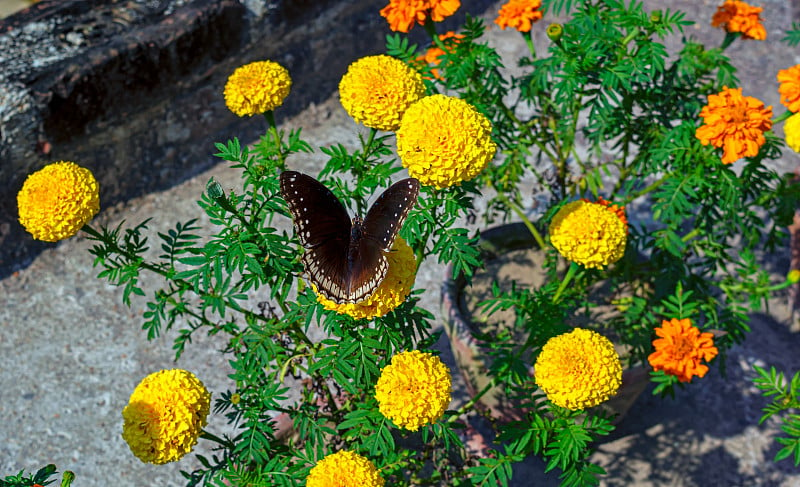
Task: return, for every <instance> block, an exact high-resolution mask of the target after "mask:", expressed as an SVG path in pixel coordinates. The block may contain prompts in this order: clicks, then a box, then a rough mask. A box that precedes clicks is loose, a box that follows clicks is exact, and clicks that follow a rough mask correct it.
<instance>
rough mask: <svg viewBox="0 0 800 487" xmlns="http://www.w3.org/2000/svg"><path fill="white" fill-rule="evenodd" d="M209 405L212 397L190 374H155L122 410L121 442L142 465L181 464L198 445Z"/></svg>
mask: <svg viewBox="0 0 800 487" xmlns="http://www.w3.org/2000/svg"><path fill="white" fill-rule="evenodd" d="M210 405H211V394H210V393H209V392H208V390H207V389H206V388H205V386H204V385H203V383H202V382H200V380H199V379H198V378H197V377H195V376H194V374H192V373H191V372H188V371H186V370H181V369H172V370H161V371H159V372H155V373H153V374H150V375H148V376H147V377H145V378H144V379H142V381H141V382H140V383H139V385H138V386H136V389H134V390H133V394H131V397H130V400H129V401H128V405H127V406H125V409H123V410H122V417H123V419H124V423H123V425H122V438H124V439H125V441H126V442H127V443H128V446H129V447H130V449H131V452H133V454H134V455H135V456H136V457H137V458H138V459H139V460H141V461H142V462H145V463H154V464H156V465H160V464H164V463H168V462H174V461H176V460H180V459H181V458H182V457H183V456H184V455H186V454H187V453H189V452H190V451H192V448H194V445H195V444H197V438H198V437H199V436H200V432H201V430H202V428H203V427H204V426H205V425H206V419H207V417H208V413H209V410H210Z"/></svg>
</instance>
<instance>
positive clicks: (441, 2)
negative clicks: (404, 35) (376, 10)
mask: <svg viewBox="0 0 800 487" xmlns="http://www.w3.org/2000/svg"><path fill="white" fill-rule="evenodd" d="M460 6H461V0H389V5H387V6H385V7H383V8H382V9H381V16H383V17H385V18H386V21H387V22H389V28H390V29H392V30H393V31H395V32H408V31H409V30H411V28H412V27H414V23H415V22H416V23H417V24H419V25H424V24H425V20H426V19H427V18H428V17H430V18H431V20H433V21H434V22H441V21H442V20H444V19H445V18H447V17H449V16H451V15H453V14H454V13H455V11H456V10H458V7H460Z"/></svg>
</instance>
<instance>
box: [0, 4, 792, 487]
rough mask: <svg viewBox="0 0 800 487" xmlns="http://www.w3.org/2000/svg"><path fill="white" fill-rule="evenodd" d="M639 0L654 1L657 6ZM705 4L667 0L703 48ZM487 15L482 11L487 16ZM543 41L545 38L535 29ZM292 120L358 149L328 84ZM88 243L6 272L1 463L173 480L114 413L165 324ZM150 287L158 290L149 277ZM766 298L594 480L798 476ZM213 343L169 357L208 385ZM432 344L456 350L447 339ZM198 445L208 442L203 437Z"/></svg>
mask: <svg viewBox="0 0 800 487" xmlns="http://www.w3.org/2000/svg"><path fill="white" fill-rule="evenodd" d="M645 4H646V6H648V7H649V8H650V9H655V8H664V5H663V3H661V2H655V1H647V2H645ZM762 4H763V5H764V6H765V7H766V8H765V10H766V11H765V18H766V21H765V24H766V27H767V30H768V32H769V33H770V34H769V35H770V40H769V41H767V42H763V43H756V42H750V43H746V44H744V45H743V47H742V48H737V50H736V51H735V52H732V53H731V55H732V57H733V58H734V63H735V64H736V65H737V66H739V67H740V71H739V77H740V79H741V81H742V83H741V84H742V86H743V87H744V94H745V95H748V94H750V95H756V96H759V97H760V98H761V99H763V100H764V101H765V102H766V103H767V104H768V105H769V104H771V105H773V106H774V107H775V110H776V112H778V113H780V112H781V111H782V109H781V108H779V107H780V105H779V103H778V95H777V92H776V89H777V83H776V81H775V78H774V76H775V73H776V72H777V70H779V69H783V68H785V67H788V66H791V65H793V64H796V63H798V62H800V56H798V55H797V51H796V50H795V49H790V48H788V47H787V46H786V45H784V44H780V43H778V42H777V41H778V39H780V38H781V37H782V36H783V35H782V32H781V31H783V30H785V29H787V28H788V27H789V25H790V22H791V20H792V6H791V5H790V3H789V1H788V0H786V1H779V0H762ZM498 5H499V4H498ZM715 5H716V2H708V1H680V2H675V1H672V2H669V6H670V8H681V9H683V10H685V11H687V12H688V16H689V18H691V19H693V20H696V21H697V23H698V24H697V26H696V27H690V28H689V29H687V33H688V34H691V35H696V36H698V37H700V38H701V39H705V40H708V44H709V45H716V44H717V43H718V42H719V41H721V39H722V33H721V32H720V31H717V30H712V29H710V27H708V24H709V21H710V18H711V15H712V13H713V11H714V7H715ZM494 12H496V8H495V10H494ZM494 12H490V13H489V14H488V16H487V17H488V18H490V19H491V18H493V17H494V16H493V14H494ZM542 30H543V29H542ZM487 35H488V37H489V40H490V42H492V43H493V44H494V45H496V46H498V48H499V49H500V51H501V53H502V54H503V55H504V56H508V57H505V59H513V56H514V53H515V52H518V50H519V49H524V45H523V44H522V43H521V42H520V40H519V39H518V36H517V35H515V34H514V33H512V32H503V31H500V30H499V29H496V28H491V29H489V31H488V33H487ZM537 45H538V46H544V45H546V43H545V41H544V40H543V39H542V38H541V36H540V38H539V39H537ZM673 45H674V44H673ZM740 45H741V44H740ZM253 123H259V121H258V120H256V119H254V122H253ZM290 127H303V134H304V136H305V138H306V139H307V140H310V141H312V142H313V143H314V144H315V145H319V146H324V145H331V144H336V143H343V144H345V145H349V146H355V145H356V141H357V133H358V131H359V130H361V131H363V127H356V126H355V125H354V124H353V122H352V121H351V120H350V119H349V118H348V117H347V116H346V114H345V113H344V112H343V110H342V109H341V107H340V106H339V104H338V101H337V99H336V97H335V95H334V96H332V97H331V98H330V99H328V100H327V101H326V102H325V103H323V104H320V105H317V106H311V107H309V108H308V109H307V110H306V111H304V112H303V113H301V114H300V115H298V116H297V117H295V118H293V119H291V120H288V121H287V122H286V123H285V125H284V128H290ZM232 135H235V134H232ZM212 151H213V148H209V152H212ZM321 160H322V159H321V157H320V154H319V153H318V154H316V155H312V156H302V157H300V156H296V157H295V158H294V159H292V160H290V161H289V165H290V166H291V167H292V168H294V169H299V170H305V171H309V172H314V171H316V170H318V169H319V167H321ZM797 163H798V160H797V158H796V157H794V155H792V156H787V157H786V158H785V159H783V160H780V161H778V162H777V164H778V166H779V168H780V169H782V170H787V171H791V170H794V168H795V167H797ZM210 177H214V178H215V179H216V180H217V181H219V182H220V183H221V184H222V186H223V187H224V188H226V189H233V188H237V187H239V182H238V181H239V179H238V174H237V173H236V171H234V170H231V169H229V168H227V167H225V166H223V165H218V166H216V167H214V168H212V169H211V170H209V171H206V172H204V173H202V174H197V175H194V176H193V177H190V178H189V179H187V180H186V181H183V182H181V183H179V184H176V185H175V186H174V187H173V188H171V189H170V190H168V191H164V192H160V193H153V194H149V195H147V196H144V197H142V198H138V199H135V200H131V201H129V202H127V203H126V204H124V205H119V206H117V207H114V208H106V209H104V211H103V212H102V214H101V215H100V216H99V217H98V219H97V220H96V222H95V223H102V224H105V225H109V226H111V225H117V224H118V223H119V222H121V221H123V220H124V221H126V222H128V224H133V223H136V222H139V221H141V220H143V219H145V218H148V217H153V221H152V223H151V225H150V232H151V233H150V234H151V235H152V236H153V237H155V235H156V232H157V231H160V232H164V231H166V230H168V229H169V228H170V227H172V226H173V225H174V223H175V222H176V221H185V220H188V219H190V218H200V224H201V225H203V226H205V227H209V223H208V221H207V219H205V218H204V217H203V215H202V214H201V212H200V211H199V209H198V208H197V206H196V204H195V201H196V200H197V199H198V197H199V195H200V194H201V193H202V191H203V190H204V186H205V183H206V181H208V179H209V178H210ZM286 225H287V228H288V222H286ZM90 247H91V245H90V242H88V241H87V240H85V239H84V238H82V237H81V236H78V237H76V238H73V239H70V240H68V241H65V242H62V243H61V244H60V245H58V246H56V247H55V248H52V249H50V250H47V251H45V252H43V253H42V254H40V255H39V256H38V257H37V258H36V259H35V260H34V261H33V262H32V263H31V264H30V265H29V266H28V267H26V268H24V269H22V270H20V271H19V272H17V273H15V274H13V275H12V276H10V277H8V278H6V279H3V280H0V296H2V298H0V299H2V306H0V357H3V361H2V367H3V373H2V375H1V376H0V417H2V418H3V422H2V424H0V474H2V475H7V474H12V473H16V472H18V471H19V470H20V469H26V470H33V471H35V470H36V469H37V468H39V467H41V466H43V465H45V464H47V463H55V464H56V465H58V467H59V469H60V470H62V471H63V470H66V469H68V470H72V471H74V472H75V473H76V475H77V480H76V482H75V484H74V485H76V486H83V487H94V486H98V487H99V486H101V485H107V484H109V483H111V484H112V485H118V486H123V487H124V486H142V485H161V486H172V485H183V482H182V479H181V477H180V474H179V470H181V469H192V468H193V467H194V466H195V465H196V462H195V460H194V458H193V457H191V456H190V457H187V458H185V459H184V460H182V461H181V462H178V463H176V464H171V465H166V466H153V465H145V464H142V463H140V462H139V461H138V460H136V459H135V458H134V457H133V456H132V455H131V454H130V452H129V450H128V447H127V445H126V444H125V443H124V441H123V440H122V438H121V437H120V431H121V417H120V411H121V410H122V408H123V407H124V406H125V404H126V403H127V400H128V397H129V395H130V393H131V391H132V389H133V387H135V385H136V384H137V383H138V381H139V380H140V379H141V378H142V377H144V376H145V375H147V374H149V373H151V372H153V371H155V370H159V369H161V368H171V367H175V366H176V364H175V363H174V362H173V360H172V358H173V354H172V352H171V341H172V338H173V335H169V334H168V335H165V336H163V337H162V338H160V339H158V340H155V341H153V342H148V341H147V340H146V338H145V335H144V333H143V332H142V330H141V329H140V327H141V323H142V318H141V315H142V312H143V303H142V302H141V301H139V300H135V301H134V303H133V306H132V307H131V308H127V307H125V306H124V305H122V304H121V292H120V290H118V289H117V288H114V287H112V286H109V285H107V284H106V283H105V282H104V281H101V280H98V279H97V278H96V277H95V276H96V274H97V271H96V270H95V269H93V268H92V267H91V262H92V257H91V255H90V254H89V253H88V249H89V248H90ZM154 252H157V249H156V250H155V251H154ZM769 257H770V262H771V263H776V265H777V268H778V271H781V272H783V271H785V270H786V266H787V265H788V264H787V263H788V251H787V255H775V256H769ZM781 266H783V267H782V268H781ZM442 275H443V269H442V267H441V266H438V265H434V264H431V265H426V266H424V267H423V269H422V270H421V272H420V274H419V275H418V277H417V286H418V287H419V288H424V289H427V290H429V291H430V292H428V293H425V295H424V298H423V303H422V304H423V305H425V306H426V307H427V308H428V309H430V310H432V311H435V312H436V314H437V316H439V315H440V314H439V311H438V299H439V297H438V290H439V284H440V282H441V277H442ZM144 284H145V287H146V288H152V287H154V286H156V285H157V284H158V282H157V281H150V280H146V281H145V282H144ZM772 305H773V306H772V308H771V312H770V313H764V314H759V315H754V316H753V323H752V327H753V329H754V333H753V334H752V336H751V338H750V340H749V341H748V343H747V344H746V345H745V346H742V347H738V348H737V349H735V350H734V351H733V352H732V353H731V355H730V357H729V361H728V377H727V378H725V379H723V378H722V377H721V376H720V374H719V371H718V370H717V369H712V372H711V373H710V374H709V376H708V377H707V379H705V380H703V381H702V382H701V383H700V384H697V385H695V386H693V387H691V388H689V389H687V390H684V391H680V392H679V393H678V395H677V397H676V399H674V400H665V401H662V400H658V399H655V398H653V397H651V396H650V395H649V394H647V393H646V394H644V395H643V396H642V397H641V398H640V400H639V401H638V402H637V403H636V404H635V405H634V407H633V409H632V410H631V411H630V412H629V415H628V417H627V418H626V420H625V421H624V422H623V423H622V424H621V425H620V426H619V428H618V429H617V430H616V431H615V432H614V433H613V435H612V436H611V437H610V438H608V439H606V441H604V442H602V443H600V444H598V452H597V454H596V455H595V460H596V461H597V462H599V463H600V464H601V465H603V466H604V467H605V468H606V469H607V470H608V471H609V476H608V477H607V479H606V480H604V482H603V484H604V485H608V486H622V485H635V486H661V485H664V486H666V485H671V486H782V487H787V486H800V471H798V470H797V469H794V468H791V464H790V463H789V462H788V461H784V462H781V463H779V464H774V463H772V462H771V458H772V457H773V456H774V454H775V452H776V451H777V448H776V445H775V443H774V442H773V439H772V438H773V436H774V435H775V434H776V431H777V428H776V425H775V424H774V423H772V422H768V423H767V424H766V425H763V426H758V425H757V422H758V418H759V417H760V411H759V410H760V407H761V406H762V405H763V400H762V399H760V397H758V395H757V394H756V392H755V391H754V389H753V388H752V386H751V385H750V383H749V379H750V378H751V377H752V375H753V373H752V368H751V366H752V364H754V363H756V364H761V365H765V364H771V365H775V366H777V367H778V368H780V369H783V370H786V371H791V370H798V369H800V355H799V354H797V352H796V350H797V348H798V347H797V346H798V344H799V343H800V337H798V336H797V335H793V334H790V333H789V332H788V331H787V330H788V328H787V326H786V324H787V323H786V321H787V319H788V316H789V315H788V311H787V310H786V306H785V298H783V299H780V298H779V299H776V300H775V301H774V302H773V303H772ZM220 344H221V343H220V341H219V340H218V339H216V338H213V337H212V338H209V337H198V339H197V340H195V342H194V343H193V344H191V345H190V346H189V348H188V351H187V352H186V353H185V355H184V356H183V357H182V358H181V360H180V361H179V362H178V363H177V366H178V367H181V368H185V369H188V370H192V371H194V372H195V373H196V374H197V375H198V377H200V378H201V379H202V380H203V381H204V382H205V384H206V385H207V387H208V388H209V389H210V390H211V391H212V392H213V393H220V392H223V391H225V390H227V389H228V388H229V387H231V385H230V381H229V380H228V379H227V374H228V373H229V369H228V366H227V362H226V359H225V357H223V356H221V355H220V354H219V353H218V352H216V351H215V350H217V348H219V346H220ZM440 345H442V347H443V349H444V357H445V358H446V359H447V360H450V361H451V362H452V357H451V356H450V355H449V353H448V351H447V345H446V344H440ZM209 428H210V430H211V431H214V432H225V431H227V429H226V428H227V427H226V425H225V424H224V421H222V420H221V419H220V418H218V417H213V416H212V417H211V418H210V426H209ZM199 451H200V452H203V451H204V450H203V448H202V445H201V447H200V449H199ZM543 471H544V466H543V465H542V464H541V462H539V461H538V460H536V459H532V460H530V461H527V462H525V463H524V464H521V465H520V466H519V468H518V469H517V474H516V480H515V485H518V486H531V485H537V486H538V485H557V479H556V478H555V476H554V475H552V474H550V475H545V474H544V473H543Z"/></svg>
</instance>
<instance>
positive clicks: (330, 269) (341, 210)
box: [280, 171, 419, 304]
mask: <svg viewBox="0 0 800 487" xmlns="http://www.w3.org/2000/svg"><path fill="white" fill-rule="evenodd" d="M280 178H281V195H282V196H283V199H285V200H286V203H288V205H289V211H290V212H291V214H292V219H293V221H294V226H295V230H296V232H297V237H298V239H299V240H300V244H301V245H302V246H303V247H304V248H305V253H304V254H303V257H302V260H303V265H304V266H305V270H306V274H307V275H308V277H309V279H310V280H311V282H312V283H314V285H316V286H317V290H318V291H319V292H320V293H321V294H322V295H323V296H325V297H326V298H327V299H329V300H331V301H333V302H335V303H337V304H342V303H357V302H359V301H363V300H364V299H365V298H367V297H368V296H369V295H371V294H372V293H373V292H375V290H376V289H377V288H378V286H380V284H381V282H382V281H383V279H384V278H385V277H386V273H387V272H388V270H389V263H388V261H387V260H386V256H385V255H384V252H388V251H389V250H390V249H391V248H392V245H393V244H394V239H395V237H397V232H398V231H399V230H400V227H401V226H402V225H403V221H405V219H406V216H408V212H409V211H410V210H411V208H413V206H414V205H415V204H416V202H417V196H418V195H419V181H417V180H416V179H414V178H408V179H403V180H402V181H398V182H396V183H394V184H393V185H391V186H390V187H389V188H388V189H387V190H386V191H384V192H383V194H381V195H380V197H378V199H377V200H376V201H375V203H374V204H373V205H372V206H371V207H370V209H369V211H367V216H365V217H364V218H363V219H362V218H360V217H355V218H353V219H352V221H351V220H350V215H348V213H347V209H346V208H345V206H344V205H343V204H342V202H341V201H339V198H337V197H336V195H334V194H333V192H331V190H329V189H328V188H326V187H325V186H324V185H323V184H322V183H320V182H319V181H317V180H316V179H314V178H312V177H311V176H308V175H306V174H302V173H299V172H296V171H284V172H283V173H281V177H280Z"/></svg>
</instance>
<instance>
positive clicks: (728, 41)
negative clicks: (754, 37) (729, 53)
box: [719, 32, 739, 51]
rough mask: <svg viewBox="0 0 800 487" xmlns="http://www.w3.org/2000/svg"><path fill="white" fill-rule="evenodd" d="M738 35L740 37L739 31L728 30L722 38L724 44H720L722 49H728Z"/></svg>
mask: <svg viewBox="0 0 800 487" xmlns="http://www.w3.org/2000/svg"><path fill="white" fill-rule="evenodd" d="M738 37H739V33H738V32H726V33H725V39H723V40H722V44H720V46H719V48H720V50H722V51H724V50H725V49H727V48H728V46H730V45H731V44H732V43H733V41H735V40H736V39H737V38H738Z"/></svg>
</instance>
